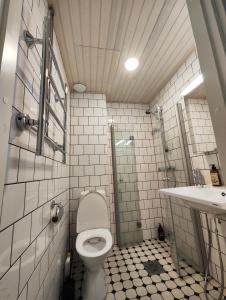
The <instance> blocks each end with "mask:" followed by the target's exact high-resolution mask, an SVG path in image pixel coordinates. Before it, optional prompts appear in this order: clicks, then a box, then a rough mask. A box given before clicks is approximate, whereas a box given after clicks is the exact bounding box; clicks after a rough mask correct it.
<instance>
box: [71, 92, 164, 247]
mask: <svg viewBox="0 0 226 300" xmlns="http://www.w3.org/2000/svg"><path fill="white" fill-rule="evenodd" d="M71 98H72V99H71V147H70V224H71V226H70V236H71V247H73V245H74V244H75V237H76V214H77V208H78V200H79V196H80V192H81V191H83V190H95V189H104V190H105V191H106V194H107V201H108V203H109V211H110V214H111V231H112V233H113V235H114V238H115V231H116V230H115V214H114V197H113V179H112V157H111V140H110V124H109V122H108V120H109V121H110V120H112V119H113V120H114V123H115V124H117V126H119V128H123V130H124V129H125V130H126V131H128V130H129V131H130V130H132V134H133V136H134V139H135V154H136V170H137V176H138V192H139V195H138V198H139V209H140V212H141V222H142V231H143V238H145V239H147V238H154V237H156V232H157V231H156V227H157V224H158V223H160V222H162V219H161V207H160V200H159V198H158V197H157V196H156V195H157V193H158V192H157V191H158V180H157V175H156V164H155V153H154V147H153V137H152V130H151V121H150V116H149V115H146V114H145V111H146V109H148V105H136V104H119V103H107V104H106V98H105V95H99V94H74V95H72V96H71ZM110 122H111V121H110ZM128 123H129V125H128ZM135 230H136V228H134V227H132V226H131V227H129V226H128V229H127V231H126V232H127V236H128V239H129V236H131V235H132V234H133V231H135ZM124 233H125V232H124Z"/></svg>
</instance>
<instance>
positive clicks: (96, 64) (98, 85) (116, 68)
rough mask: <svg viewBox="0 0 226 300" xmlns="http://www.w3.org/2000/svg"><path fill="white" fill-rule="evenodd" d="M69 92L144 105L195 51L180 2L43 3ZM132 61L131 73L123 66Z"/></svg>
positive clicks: (84, 0)
mask: <svg viewBox="0 0 226 300" xmlns="http://www.w3.org/2000/svg"><path fill="white" fill-rule="evenodd" d="M49 2H50V4H51V5H53V7H54V9H55V17H54V20H55V23H54V27H55V31H56V34H57V38H58V42H59V46H60V49H61V54H62V58H63V62H64V65H65V69H66V73H67V77H68V80H69V83H70V86H71V88H72V87H73V83H75V82H76V83H77V82H79V83H83V84H85V85H86V86H87V92H95V93H105V94H106V95H107V100H108V101H114V102H117V101H118V102H134V103H149V102H150V101H151V100H152V99H153V97H154V96H155V95H156V93H157V92H158V91H159V90H160V89H161V88H162V87H163V85H164V84H165V83H166V82H167V81H168V80H169V79H170V77H171V76H172V75H173V74H174V72H175V71H176V69H177V68H178V67H179V65H180V64H181V63H182V62H183V61H184V60H185V58H186V57H187V56H188V55H189V54H190V53H191V51H192V50H193V49H194V48H195V42H194V38H193V33H192V28H191V24H190V20H189V16H188V11H187V7H186V2H185V0H49ZM129 57H137V58H138V59H139V61H140V65H139V67H138V69H137V70H135V71H133V72H128V71H126V70H125V68H124V63H125V61H126V59H127V58H129Z"/></svg>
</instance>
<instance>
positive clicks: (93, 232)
mask: <svg viewBox="0 0 226 300" xmlns="http://www.w3.org/2000/svg"><path fill="white" fill-rule="evenodd" d="M98 238H100V241H102V242H104V243H105V244H104V245H103V247H102V248H101V249H100V250H97V249H96V250H95V249H93V248H92V250H91V249H89V247H86V246H85V243H86V242H88V241H89V240H91V241H92V239H93V241H94V243H93V244H95V239H97V240H98ZM91 245H92V242H91ZM111 247H112V235H111V233H110V231H109V230H108V229H105V228H98V229H90V230H85V231H82V232H81V233H79V235H78V236H77V239H76V249H77V251H78V253H79V255H81V256H85V257H87V258H89V257H100V256H102V255H104V254H105V253H107V252H108V251H110V249H111Z"/></svg>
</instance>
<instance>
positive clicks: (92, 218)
mask: <svg viewBox="0 0 226 300" xmlns="http://www.w3.org/2000/svg"><path fill="white" fill-rule="evenodd" d="M77 233H78V236H77V239H76V250H77V252H78V254H79V256H80V257H81V259H82V260H83V262H84V265H85V266H86V274H85V280H84V286H83V289H82V290H83V299H84V300H94V299H95V300H103V299H104V298H105V296H106V284H105V272H104V267H103V266H104V260H105V258H106V256H107V255H108V253H109V251H110V250H111V248H112V244H113V240H112V235H111V232H110V219H109V214H108V208H107V203H106V195H105V191H102V190H97V191H84V192H82V193H81V197H80V200H79V206H78V213H77Z"/></svg>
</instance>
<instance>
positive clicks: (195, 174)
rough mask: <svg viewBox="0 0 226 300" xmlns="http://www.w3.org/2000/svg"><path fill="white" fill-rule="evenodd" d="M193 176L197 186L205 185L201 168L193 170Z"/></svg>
mask: <svg viewBox="0 0 226 300" xmlns="http://www.w3.org/2000/svg"><path fill="white" fill-rule="evenodd" d="M192 174H193V178H194V183H195V185H197V186H200V187H203V186H204V183H203V177H202V173H201V171H200V169H198V168H196V169H193V170H192Z"/></svg>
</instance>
